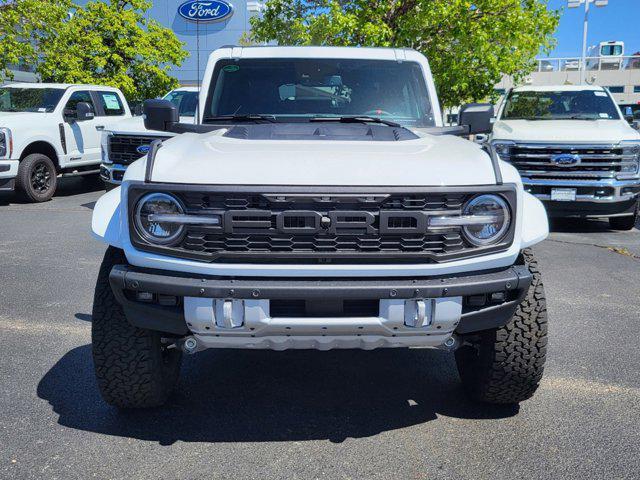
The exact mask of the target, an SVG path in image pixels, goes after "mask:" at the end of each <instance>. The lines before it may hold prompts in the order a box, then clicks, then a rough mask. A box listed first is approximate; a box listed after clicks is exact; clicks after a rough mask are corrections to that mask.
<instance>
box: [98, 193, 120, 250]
mask: <svg viewBox="0 0 640 480" xmlns="http://www.w3.org/2000/svg"><path fill="white" fill-rule="evenodd" d="M120 190H121V188H120V187H117V188H114V189H113V190H111V191H109V192H107V193H105V194H104V195H103V196H102V197H100V198H99V199H98V201H97V202H96V204H95V206H94V207H93V216H92V217H91V232H92V234H93V236H94V237H95V238H96V239H98V240H99V241H101V242H103V243H106V244H107V245H112V246H114V247H116V248H123V245H122V241H121V236H120V230H121V228H122V223H121V221H120V219H121V215H120V210H121V209H120V203H121V193H120Z"/></svg>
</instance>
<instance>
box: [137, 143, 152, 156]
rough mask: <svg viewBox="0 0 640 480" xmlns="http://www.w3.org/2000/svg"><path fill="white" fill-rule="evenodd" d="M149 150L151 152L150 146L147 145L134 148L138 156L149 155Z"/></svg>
mask: <svg viewBox="0 0 640 480" xmlns="http://www.w3.org/2000/svg"><path fill="white" fill-rule="evenodd" d="M149 150H151V146H149V145H140V146H139V147H138V148H136V152H138V153H139V154H140V155H146V154H147V153H149Z"/></svg>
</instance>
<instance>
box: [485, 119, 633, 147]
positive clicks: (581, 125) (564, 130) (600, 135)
mask: <svg viewBox="0 0 640 480" xmlns="http://www.w3.org/2000/svg"><path fill="white" fill-rule="evenodd" d="M492 137H493V138H494V139H499V140H514V141H516V142H558V143H567V142H579V143H618V142H620V141H622V140H635V139H640V134H639V133H638V132H637V131H636V130H634V129H633V128H631V127H630V126H629V124H628V123H627V122H626V121H624V120H500V121H498V122H496V123H495V125H494V126H493V134H492Z"/></svg>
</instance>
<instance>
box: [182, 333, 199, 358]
mask: <svg viewBox="0 0 640 480" xmlns="http://www.w3.org/2000/svg"><path fill="white" fill-rule="evenodd" d="M182 350H183V351H184V352H185V353H188V354H189V355H192V354H194V353H196V352H197V351H198V341H197V340H196V339H195V338H194V337H187V338H185V339H184V341H183V342H182Z"/></svg>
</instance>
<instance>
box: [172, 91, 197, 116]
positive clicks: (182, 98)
mask: <svg viewBox="0 0 640 480" xmlns="http://www.w3.org/2000/svg"><path fill="white" fill-rule="evenodd" d="M164 100H169V101H170V102H171V103H173V104H174V105H175V106H176V107H178V114H179V115H180V116H181V117H195V116H196V108H197V106H198V92H187V91H185V90H177V91H173V92H169V93H168V94H167V95H166V96H165V97H164Z"/></svg>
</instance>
